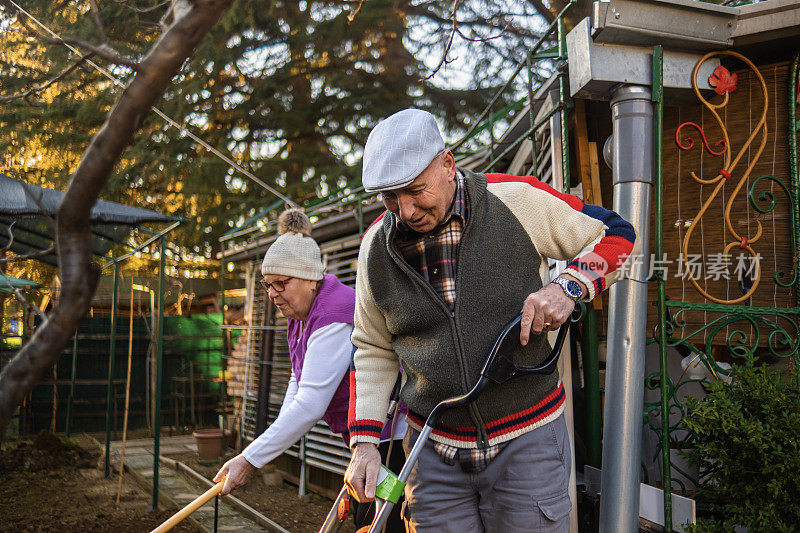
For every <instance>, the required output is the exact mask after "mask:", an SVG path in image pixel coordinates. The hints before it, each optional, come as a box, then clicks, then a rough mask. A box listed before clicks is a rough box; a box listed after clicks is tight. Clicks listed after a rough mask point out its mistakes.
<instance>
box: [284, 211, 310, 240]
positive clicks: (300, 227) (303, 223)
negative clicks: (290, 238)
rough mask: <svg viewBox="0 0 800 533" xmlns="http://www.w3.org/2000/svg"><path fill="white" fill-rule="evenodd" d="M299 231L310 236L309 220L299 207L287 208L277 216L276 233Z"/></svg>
mask: <svg viewBox="0 0 800 533" xmlns="http://www.w3.org/2000/svg"><path fill="white" fill-rule="evenodd" d="M284 233H300V234H302V235H305V236H306V237H310V236H311V221H310V220H309V219H308V216H307V215H306V214H305V213H303V211H302V210H300V209H287V210H286V211H284V212H283V213H281V216H279V217H278V235H283V234H284Z"/></svg>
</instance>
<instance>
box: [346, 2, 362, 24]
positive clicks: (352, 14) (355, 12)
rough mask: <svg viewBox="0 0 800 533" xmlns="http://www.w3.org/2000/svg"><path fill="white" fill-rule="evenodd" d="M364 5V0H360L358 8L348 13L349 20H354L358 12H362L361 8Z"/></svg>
mask: <svg viewBox="0 0 800 533" xmlns="http://www.w3.org/2000/svg"><path fill="white" fill-rule="evenodd" d="M363 6H364V0H359V1H358V5H357V6H356V8H355V9H354V10H352V11H350V13H348V15H347V22H353V21H354V20H355V19H356V17H357V16H358V14H359V13H360V12H361V8H362V7H363Z"/></svg>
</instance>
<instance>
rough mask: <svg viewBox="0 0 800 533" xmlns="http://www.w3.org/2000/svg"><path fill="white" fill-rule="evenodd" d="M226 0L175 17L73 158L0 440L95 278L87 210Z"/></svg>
mask: <svg viewBox="0 0 800 533" xmlns="http://www.w3.org/2000/svg"><path fill="white" fill-rule="evenodd" d="M232 1H233V0H194V2H193V3H192V4H187V3H185V2H184V3H183V4H182V7H184V8H185V9H182V10H181V11H177V10H176V11H175V16H174V18H173V21H172V23H171V24H170V26H169V27H168V28H167V29H166V31H165V32H164V34H163V35H162V36H161V38H160V39H159V40H158V42H156V44H155V45H154V46H153V47H152V48H151V49H150V51H149V52H148V54H147V56H146V57H145V58H144V59H143V60H142V62H141V63H140V65H139V69H138V70H137V71H136V75H135V76H134V77H133V78H132V79H131V80H130V81H129V82H128V84H127V86H126V88H125V90H124V91H122V92H121V93H120V96H119V98H118V99H117V102H116V104H115V105H114V107H113V108H112V109H111V111H110V112H109V114H108V117H107V118H106V121H105V123H104V124H103V126H102V128H101V129H100V131H98V132H97V134H96V135H95V136H94V138H93V139H92V141H91V142H90V144H89V146H88V148H87V149H86V151H85V152H84V154H83V156H82V157H81V161H80V163H79V164H78V168H77V169H76V170H75V173H74V174H73V175H72V178H71V179H70V183H69V187H68V188H67V191H66V193H65V194H64V197H63V199H62V201H61V205H60V207H59V209H58V216H57V224H58V228H57V233H56V246H57V249H58V258H59V266H60V270H61V276H62V290H61V296H60V298H59V299H58V302H57V304H56V305H55V307H54V308H53V311H52V313H51V315H50V317H49V318H48V319H47V320H46V321H45V322H44V323H43V324H42V325H41V326H40V327H39V328H38V329H37V330H36V332H35V333H34V334H33V336H32V337H31V338H30V340H29V341H28V342H27V343H26V344H25V346H23V347H22V349H20V351H19V352H17V354H16V356H15V357H14V358H13V359H12V360H11V361H10V362H9V363H8V364H7V365H6V366H5V368H3V370H2V372H0V440H1V439H2V435H3V434H4V433H5V429H6V427H7V426H8V423H9V422H10V420H11V416H12V414H13V412H14V410H15V409H16V407H17V406H18V405H19V403H20V402H21V401H22V400H23V398H25V395H26V394H28V392H30V391H31V390H32V389H33V387H34V386H35V385H36V383H38V382H39V381H41V379H42V377H43V376H44V375H45V373H46V372H47V371H48V369H49V368H51V367H52V365H53V363H54V362H55V361H56V360H57V358H58V356H59V355H60V353H61V351H62V350H63V349H64V347H65V346H66V344H67V342H69V340H70V338H72V335H73V334H74V332H75V330H76V329H77V327H78V325H79V324H80V321H81V319H82V318H83V316H84V315H85V314H86V312H87V310H88V309H89V305H90V303H91V299H92V295H93V294H94V291H95V289H96V287H97V282H98V280H99V278H100V267H99V266H98V265H97V263H95V262H94V261H93V260H92V245H91V243H92V240H91V229H90V225H89V214H90V212H91V209H92V206H93V205H94V203H95V202H96V201H97V199H98V196H99V195H100V191H101V190H102V189H103V187H104V186H105V184H106V182H107V181H108V179H109V176H110V175H111V172H112V171H113V169H114V166H115V165H116V164H117V163H118V162H119V160H120V158H121V157H122V154H123V152H124V151H125V149H126V148H127V147H128V146H129V145H130V144H131V143H132V142H133V135H134V133H135V132H136V131H137V130H138V129H139V128H140V127H141V125H142V123H143V121H144V120H145V118H146V117H147V116H148V114H149V113H150V110H151V108H152V106H153V105H154V104H155V102H156V101H157V100H158V98H160V97H161V95H162V94H164V91H165V90H166V88H167V87H168V85H169V83H170V81H171V80H172V78H173V77H174V76H175V74H176V73H177V72H178V70H179V69H180V67H181V65H182V64H183V63H184V61H185V60H186V58H187V57H189V55H190V54H191V53H192V52H193V51H194V49H195V48H196V47H197V45H198V44H199V43H200V41H201V40H202V39H203V37H204V36H205V35H206V34H207V33H208V31H209V30H210V29H211V28H212V26H214V24H216V23H217V21H218V20H219V18H220V17H221V16H222V14H223V13H224V12H225V11H226V10H227V9H228V8H229V7H230V4H231V3H232ZM176 2H181V0H176ZM173 5H174V4H173Z"/></svg>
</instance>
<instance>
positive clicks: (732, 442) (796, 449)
mask: <svg viewBox="0 0 800 533" xmlns="http://www.w3.org/2000/svg"><path fill="white" fill-rule="evenodd" d="M735 375H736V377H735V379H734V381H733V383H732V384H730V385H728V384H726V383H725V382H724V381H721V380H720V381H717V382H715V383H712V384H711V385H710V388H709V390H708V395H707V396H706V398H705V399H703V400H697V399H695V398H689V401H688V402H687V409H688V413H689V415H688V416H687V417H686V425H687V426H688V428H689V429H690V430H691V432H692V434H693V435H694V436H695V438H696V442H695V447H694V449H692V450H691V452H690V453H689V458H690V460H691V461H692V462H693V463H694V464H696V465H698V466H699V467H700V473H701V476H702V477H701V482H702V485H701V489H700V490H701V492H700V498H701V501H704V502H705V503H707V504H708V505H709V506H710V511H711V515H712V516H711V517H709V518H705V519H702V520H700V521H699V522H698V525H697V526H696V528H694V531H697V532H706V531H713V532H717V531H719V532H722V531H725V532H728V531H733V530H734V526H737V525H738V526H743V527H746V528H747V530H748V531H749V532H750V533H759V532H781V531H785V532H789V531H797V527H798V524H800V505H798V502H800V477H798V475H797V474H798V472H800V439H798V435H800V377H799V376H798V374H797V372H796V370H792V371H790V372H789V373H788V374H786V375H782V374H780V373H778V372H775V371H773V370H770V369H769V368H768V367H766V366H755V365H754V364H752V363H749V364H747V365H745V366H741V367H739V368H737V369H736V374H735Z"/></svg>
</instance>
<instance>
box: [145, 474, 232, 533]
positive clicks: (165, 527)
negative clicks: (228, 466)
mask: <svg viewBox="0 0 800 533" xmlns="http://www.w3.org/2000/svg"><path fill="white" fill-rule="evenodd" d="M226 477H227V476H226ZM223 485H225V479H224V478H223V480H222V481H220V482H219V483H217V484H216V485H214V486H213V487H211V488H210V489H208V490H207V491H205V492H204V493H203V494H201V495H200V496H198V497H197V498H195V499H194V500H193V501H192V502H191V503H190V504H189V505H187V506H186V507H184V508H183V509H181V510H180V511H178V512H177V513H175V514H174V515H172V516H171V517H170V518H169V520H167V521H166V522H164V523H163V524H161V525H160V526H158V527H157V528H155V529H154V530H153V531H151V532H150V533H163V532H164V531H169V530H170V529H172V528H173V527H175V526H176V525H178V523H179V522H180V521H182V520H183V519H184V518H186V517H187V516H189V515H190V514H192V513H193V512H195V511H196V510H198V509H199V508H201V507H202V506H203V505H204V504H206V503H207V502H208V501H209V500H210V499H211V498H213V497H214V496H216V495H217V494H219V493H220V491H222V486H223Z"/></svg>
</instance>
